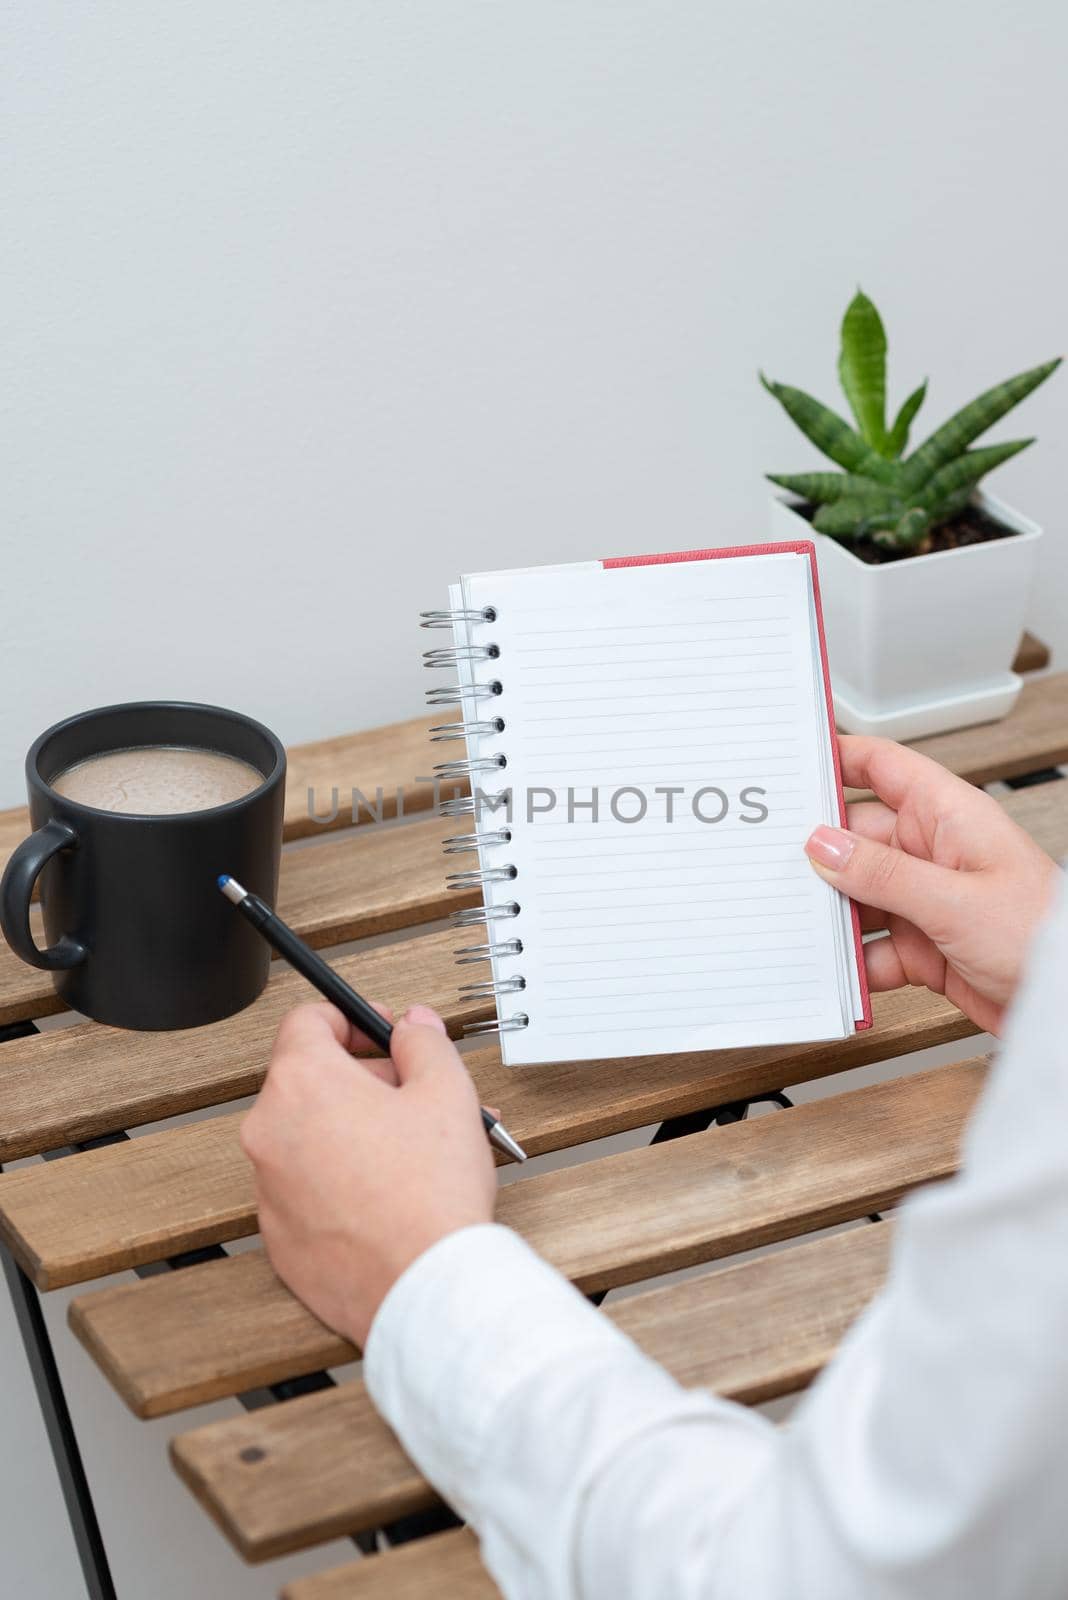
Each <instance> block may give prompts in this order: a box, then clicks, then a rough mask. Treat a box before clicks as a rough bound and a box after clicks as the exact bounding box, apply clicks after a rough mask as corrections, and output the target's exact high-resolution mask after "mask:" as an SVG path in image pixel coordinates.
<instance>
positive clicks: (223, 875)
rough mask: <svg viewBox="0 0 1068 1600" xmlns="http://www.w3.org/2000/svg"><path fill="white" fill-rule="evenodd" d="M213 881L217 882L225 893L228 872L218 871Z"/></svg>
mask: <svg viewBox="0 0 1068 1600" xmlns="http://www.w3.org/2000/svg"><path fill="white" fill-rule="evenodd" d="M215 882H216V883H217V884H218V886H219V888H220V889H221V890H222V892H223V894H225V893H226V885H227V884H228V883H229V882H230V874H229V873H228V872H220V873H219V876H218V877H217V878H216V880H215Z"/></svg>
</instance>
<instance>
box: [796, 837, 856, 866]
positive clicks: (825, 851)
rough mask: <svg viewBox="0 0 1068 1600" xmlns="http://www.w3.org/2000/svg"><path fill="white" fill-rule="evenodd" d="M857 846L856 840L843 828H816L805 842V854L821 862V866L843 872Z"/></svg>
mask: <svg viewBox="0 0 1068 1600" xmlns="http://www.w3.org/2000/svg"><path fill="white" fill-rule="evenodd" d="M855 846H856V840H855V839H854V838H853V837H852V836H851V835H850V834H848V833H843V831H842V829H841V828H825V827H822V826H821V827H819V828H815V829H814V830H813V831H812V833H810V834H809V836H808V839H807V840H806V842H805V854H806V855H807V856H808V857H809V858H810V859H811V860H812V861H817V862H819V864H820V866H821V867H830V869H831V871H832V872H841V870H842V868H843V867H844V866H845V865H846V863H847V862H848V860H849V858H850V856H851V855H852V854H853V850H854V848H855Z"/></svg>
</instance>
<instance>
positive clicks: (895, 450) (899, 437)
mask: <svg viewBox="0 0 1068 1600" xmlns="http://www.w3.org/2000/svg"><path fill="white" fill-rule="evenodd" d="M926 393H927V379H926V378H924V380H923V382H922V383H921V384H920V386H919V388H918V389H913V391H912V393H911V394H910V395H909V397H908V399H907V400H906V401H905V403H904V405H903V406H902V407H901V410H900V411H899V412H898V414H897V416H896V417H895V418H894V426H893V427H892V428H891V429H890V432H889V433H888V434H887V436H886V453H887V455H888V456H889V457H890V458H891V460H893V461H896V460H897V458H898V457H899V456H900V455H902V454H903V453H904V450H905V446H906V445H907V444H908V442H909V429H910V428H911V426H912V419H913V418H914V417H915V415H916V413H917V411H918V410H919V409H920V407H921V406H922V405H923V400H924V396H925V395H926Z"/></svg>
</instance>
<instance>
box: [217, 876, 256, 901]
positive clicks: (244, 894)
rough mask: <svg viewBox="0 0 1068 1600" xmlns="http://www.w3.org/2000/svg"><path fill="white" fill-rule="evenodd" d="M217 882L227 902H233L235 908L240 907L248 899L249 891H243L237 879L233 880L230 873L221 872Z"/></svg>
mask: <svg viewBox="0 0 1068 1600" xmlns="http://www.w3.org/2000/svg"><path fill="white" fill-rule="evenodd" d="M215 881H216V883H217V884H218V885H219V888H220V889H221V890H222V892H223V894H224V895H225V896H226V898H227V900H230V901H232V903H233V904H234V905H235V906H236V905H240V904H241V901H242V900H247V899H248V890H247V889H243V888H242V887H241V885H240V884H239V883H238V881H237V879H236V878H231V876H230V874H229V873H228V872H221V873H220V874H219V876H218V877H217V878H216V880H215Z"/></svg>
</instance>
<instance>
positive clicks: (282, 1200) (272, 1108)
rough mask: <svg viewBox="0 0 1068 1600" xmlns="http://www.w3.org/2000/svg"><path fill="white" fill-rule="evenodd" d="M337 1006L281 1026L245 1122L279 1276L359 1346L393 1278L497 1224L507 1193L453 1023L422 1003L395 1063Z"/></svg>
mask: <svg viewBox="0 0 1068 1600" xmlns="http://www.w3.org/2000/svg"><path fill="white" fill-rule="evenodd" d="M369 1049H370V1045H369V1043H368V1041H367V1040H366V1039H365V1038H364V1036H363V1035H362V1034H361V1033H359V1032H358V1031H357V1030H356V1029H353V1028H350V1026H349V1024H348V1023H347V1022H346V1021H345V1020H344V1018H343V1017H342V1015H341V1013H340V1012H339V1011H336V1010H335V1009H334V1007H333V1006H329V1005H308V1006H300V1007H298V1008H297V1010H295V1011H292V1012H290V1014H289V1015H288V1016H287V1017H286V1018H285V1019H284V1020H283V1022H282V1024H281V1026H280V1028H279V1029H278V1036H277V1038H276V1039H275V1044H274V1050H273V1052H272V1054H271V1063H270V1069H269V1071H268V1074H267V1081H266V1083H265V1084H264V1086H263V1089H262V1090H261V1092H260V1096H259V1099H258V1100H257V1101H256V1104H255V1105H254V1106H253V1108H252V1110H251V1111H250V1112H249V1114H248V1116H247V1117H246V1118H245V1120H244V1122H243V1123H242V1125H241V1144H242V1147H243V1149H244V1151H245V1154H246V1155H247V1156H248V1158H249V1160H250V1161H251V1162H252V1165H253V1167H254V1168H255V1172H256V1199H257V1206H258V1209H259V1222H260V1232H261V1233H262V1235H263V1242H264V1244H265V1245H266V1247H267V1253H268V1255H269V1256H270V1258H271V1264H272V1265H273V1267H274V1269H275V1271H276V1272H277V1273H278V1276H279V1277H280V1278H281V1279H282V1280H283V1282H285V1283H286V1284H288V1286H289V1287H290V1288H291V1289H292V1290H293V1293H294V1294H295V1295H297V1297H298V1298H299V1299H301V1300H303V1301H304V1304H305V1305H306V1306H308V1307H310V1309H311V1310H312V1311H314V1313H315V1315H316V1316H317V1317H319V1318H320V1319H321V1321H323V1322H325V1323H326V1324H327V1326H328V1327H330V1328H334V1329H336V1331H337V1332H338V1333H341V1334H343V1335H344V1336H345V1337H346V1338H347V1339H350V1340H351V1341H352V1342H353V1343H354V1344H356V1345H362V1344H363V1343H364V1340H365V1339H366V1337H367V1331H368V1329H369V1328H370V1326H371V1321H372V1319H373V1317H374V1315H375V1312H376V1311H377V1310H378V1307H379V1305H380V1304H381V1302H382V1300H383V1299H384V1298H385V1295H386V1293H387V1291H388V1290H389V1288H390V1286H391V1285H392V1284H393V1282H394V1281H395V1280H396V1279H397V1278H399V1277H400V1275H401V1273H402V1272H403V1271H404V1269H405V1267H407V1266H408V1265H409V1264H410V1263H411V1262H412V1261H414V1260H415V1258H416V1257H417V1256H419V1255H421V1254H422V1253H423V1251H424V1250H426V1249H428V1248H429V1247H430V1245H432V1244H434V1243H435V1242H436V1241H437V1240H438V1239H441V1238H443V1237H444V1236H445V1234H447V1233H452V1232H454V1231H455V1230H456V1229H458V1228H463V1227H466V1226H468V1224H470V1223H476V1222H489V1221H490V1220H491V1219H492V1217H493V1202H494V1198H495V1196H496V1192H497V1183H496V1175H495V1171H494V1163H493V1157H492V1155H491V1153H490V1147H489V1143H488V1141H487V1139H486V1134H485V1130H484V1129H483V1126H482V1120H481V1117H480V1115H479V1104H478V1097H477V1095H476V1094H475V1088H474V1085H473V1083H472V1082H471V1079H470V1077H469V1075H468V1073H467V1069H466V1068H465V1067H464V1064H463V1062H462V1061H461V1059H460V1057H459V1055H458V1053H457V1051H456V1047H455V1046H454V1045H453V1043H452V1042H451V1040H450V1039H449V1038H448V1037H447V1036H446V1033H445V1025H444V1023H443V1022H442V1021H441V1018H440V1017H438V1016H437V1015H436V1014H435V1013H434V1012H433V1011H430V1010H428V1009H427V1007H425V1006H413V1007H412V1009H411V1010H410V1011H409V1012H408V1013H407V1014H406V1015H405V1016H403V1017H402V1018H401V1020H400V1021H399V1022H398V1023H397V1024H396V1025H395V1027H394V1030H393V1041H392V1048H391V1057H392V1059H391V1060H389V1061H385V1060H382V1059H378V1060H366V1059H360V1055H361V1053H362V1052H363V1051H366V1050H369Z"/></svg>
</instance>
